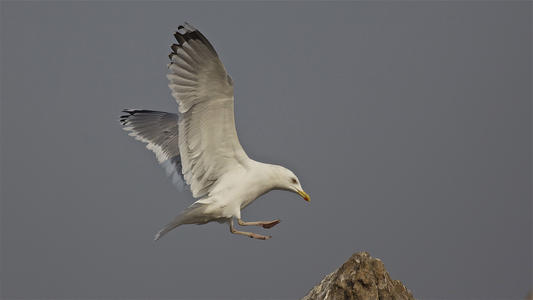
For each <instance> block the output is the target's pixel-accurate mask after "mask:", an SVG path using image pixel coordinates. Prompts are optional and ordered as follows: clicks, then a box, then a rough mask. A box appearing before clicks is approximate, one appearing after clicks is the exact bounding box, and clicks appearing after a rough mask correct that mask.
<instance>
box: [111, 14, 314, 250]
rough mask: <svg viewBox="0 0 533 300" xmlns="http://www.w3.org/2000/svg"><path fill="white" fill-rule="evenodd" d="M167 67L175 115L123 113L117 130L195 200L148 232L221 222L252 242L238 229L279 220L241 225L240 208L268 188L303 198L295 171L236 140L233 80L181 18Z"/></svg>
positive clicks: (253, 235) (206, 43)
mask: <svg viewBox="0 0 533 300" xmlns="http://www.w3.org/2000/svg"><path fill="white" fill-rule="evenodd" d="M174 37H175V38H176V40H177V44H173V45H172V46H171V49H172V52H171V53H170V55H169V58H170V64H169V65H168V69H169V73H168V74H167V78H168V80H169V85H168V86H169V88H170V90H171V92H172V96H173V97H174V98H175V99H176V102H177V103H178V113H177V114H173V113H167V112H159V111H151V110H124V112H125V113H126V114H125V115H123V116H121V117H120V122H121V123H122V125H123V126H124V127H123V129H124V130H126V131H128V132H129V135H131V136H133V137H134V138H135V139H137V140H139V141H141V142H144V143H146V144H147V145H146V147H147V148H148V149H150V150H152V151H153V152H154V153H155V155H156V158H157V160H158V161H159V163H161V164H162V165H163V167H165V169H166V171H167V173H168V174H169V175H170V176H172V181H173V182H174V183H175V184H187V185H188V186H189V187H190V190H191V192H192V195H193V197H195V198H197V199H198V200H197V201H196V202H194V203H193V204H192V205H191V206H189V207H188V208H186V209H185V210H184V211H182V212H181V213H180V214H179V215H178V216H177V217H176V218H175V219H174V220H173V221H172V222H170V223H169V224H167V225H166V226H165V227H164V228H163V229H161V230H160V231H159V232H158V233H157V234H156V236H155V240H158V239H159V238H161V237H162V236H163V235H165V234H166V233H168V232H169V231H170V230H172V229H174V228H176V227H178V226H180V225H183V224H205V223H207V222H211V221H217V222H220V223H228V224H229V228H230V232H231V233H235V234H241V235H245V236H248V237H251V238H256V239H262V240H265V239H268V238H270V236H264V235H260V234H256V233H251V232H245V231H239V230H237V229H235V227H234V224H233V221H234V219H236V220H237V222H238V224H239V225H241V226H249V225H255V226H262V227H263V228H271V227H272V226H275V225H276V224H278V223H279V220H273V221H256V222H245V221H243V220H242V219H241V210H242V209H244V208H245V207H246V206H247V205H249V204H250V203H252V202H253V201H254V200H255V199H257V198H258V197H259V196H261V195H263V194H265V193H267V192H269V191H271V190H275V189H281V190H287V191H292V192H295V193H298V194H299V195H300V196H302V197H303V198H304V199H305V200H307V201H309V196H308V195H307V194H306V193H305V192H304V191H303V189H302V186H301V185H300V182H299V180H298V178H297V177H296V175H294V173H293V172H291V171H290V170H288V169H286V168H284V167H282V166H277V165H271V164H265V163H261V162H258V161H255V160H252V159H250V158H249V157H248V155H246V152H244V149H243V148H242V146H241V144H240V143H239V138H238V137H237V131H236V129H235V118H234V113H233V111H234V109H233V106H234V101H233V81H232V79H231V77H230V76H229V75H228V74H227V73H226V69H225V68H224V65H223V64H222V62H221V61H220V59H219V57H218V54H217V52H216V51H215V48H213V46H212V45H211V43H210V42H209V41H208V40H207V38H206V37H205V36H204V35H203V34H202V33H200V31H198V30H197V29H196V28H194V27H193V26H191V25H190V24H188V23H185V24H184V25H181V26H179V27H178V30H177V31H176V32H175V33H174Z"/></svg>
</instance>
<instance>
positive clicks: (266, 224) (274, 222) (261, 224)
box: [237, 219, 281, 228]
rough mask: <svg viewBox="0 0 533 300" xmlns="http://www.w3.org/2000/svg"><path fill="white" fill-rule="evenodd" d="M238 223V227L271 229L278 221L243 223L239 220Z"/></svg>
mask: <svg viewBox="0 0 533 300" xmlns="http://www.w3.org/2000/svg"><path fill="white" fill-rule="evenodd" d="M237 221H238V222H239V225H241V226H263V228H272V227H274V226H276V225H278V224H279V222H281V221H280V219H276V220H274V221H256V222H245V221H243V220H241V219H237Z"/></svg>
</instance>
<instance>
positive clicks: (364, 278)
mask: <svg viewBox="0 0 533 300" xmlns="http://www.w3.org/2000/svg"><path fill="white" fill-rule="evenodd" d="M340 299H354V300H355V299H358V300H359V299H361V300H367V299H369V300H370V299H376V300H385V299H387V300H388V299H402V300H404V299H405V300H411V299H413V300H414V297H413V295H412V294H411V291H409V290H408V289H407V288H406V287H405V286H404V285H403V284H402V283H401V282H400V281H399V280H392V279H391V278H390V276H389V273H388V272H387V271H386V270H385V265H383V262H381V260H380V259H378V258H373V257H371V256H370V255H369V254H368V253H367V252H357V253H355V254H353V255H352V257H350V259H348V260H347V261H346V262H345V263H344V264H343V265H342V266H341V267H340V268H339V269H337V270H336V271H335V272H333V273H331V274H329V275H327V276H326V277H324V279H322V281H321V282H320V283H319V284H318V285H317V286H315V287H314V288H312V289H311V290H310V291H309V293H308V294H307V295H306V296H305V297H303V298H302V300H340Z"/></svg>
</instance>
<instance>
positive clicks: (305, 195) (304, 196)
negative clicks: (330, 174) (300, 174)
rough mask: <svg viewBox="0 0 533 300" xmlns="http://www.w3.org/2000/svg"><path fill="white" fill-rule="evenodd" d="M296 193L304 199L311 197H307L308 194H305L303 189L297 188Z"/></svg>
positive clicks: (309, 199)
mask: <svg viewBox="0 0 533 300" xmlns="http://www.w3.org/2000/svg"><path fill="white" fill-rule="evenodd" d="M298 195H300V196H302V198H304V200H305V201H311V197H309V195H307V193H306V192H304V191H301V190H298Z"/></svg>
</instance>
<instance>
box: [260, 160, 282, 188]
mask: <svg viewBox="0 0 533 300" xmlns="http://www.w3.org/2000/svg"><path fill="white" fill-rule="evenodd" d="M256 163H257V171H258V173H259V176H258V177H259V178H261V181H262V184H263V185H264V188H265V189H267V190H269V191H270V190H282V189H284V187H283V184H282V179H281V176H280V166H277V165H273V164H267V163H262V162H256Z"/></svg>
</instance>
